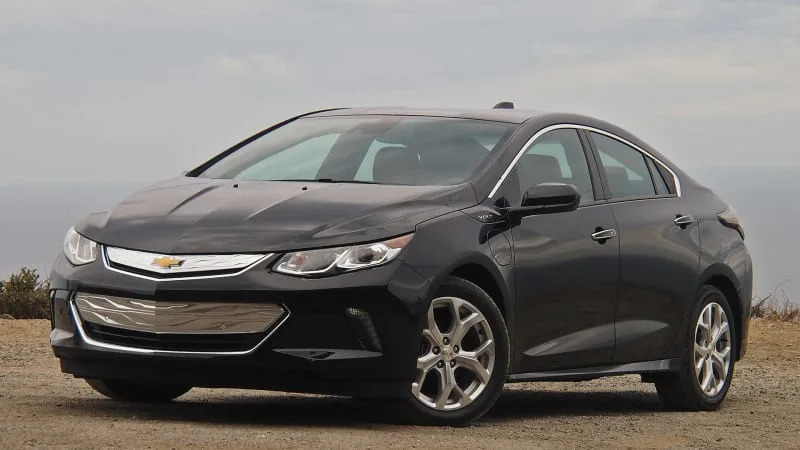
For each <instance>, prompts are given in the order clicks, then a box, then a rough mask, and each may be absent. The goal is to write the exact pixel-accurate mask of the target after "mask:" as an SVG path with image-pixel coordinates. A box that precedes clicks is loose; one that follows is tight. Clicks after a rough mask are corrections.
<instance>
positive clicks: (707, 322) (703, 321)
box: [697, 307, 711, 331]
mask: <svg viewBox="0 0 800 450" xmlns="http://www.w3.org/2000/svg"><path fill="white" fill-rule="evenodd" d="M697 326H699V327H701V328H703V329H704V330H706V331H710V330H711V308H709V307H706V309H704V310H703V312H702V313H701V314H700V318H699V319H698V320H697Z"/></svg>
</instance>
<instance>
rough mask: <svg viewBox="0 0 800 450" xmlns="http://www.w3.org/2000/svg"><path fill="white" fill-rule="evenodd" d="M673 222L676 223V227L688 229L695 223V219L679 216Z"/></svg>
mask: <svg viewBox="0 0 800 450" xmlns="http://www.w3.org/2000/svg"><path fill="white" fill-rule="evenodd" d="M673 222H675V225H677V226H679V227H681V228H686V227H688V226H689V225H691V224H693V223H694V217H692V216H681V215H678V217H676V218H675V220H674V221H673Z"/></svg>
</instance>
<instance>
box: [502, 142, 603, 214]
mask: <svg viewBox="0 0 800 450" xmlns="http://www.w3.org/2000/svg"><path fill="white" fill-rule="evenodd" d="M517 178H518V179H519V188H520V192H521V193H524V192H525V191H527V190H528V189H530V188H532V187H533V186H536V185H537V184H540V183H566V184H572V185H575V187H577V188H578V192H580V193H581V204H585V203H587V202H591V201H593V200H594V191H593V190H592V179H591V176H590V175H589V165H588V164H587V162H586V154H585V153H584V151H583V146H582V145H581V140H580V138H579V137H578V132H577V131H576V130H570V129H563V130H554V131H550V132H548V133H545V134H544V135H542V136H541V137H539V139H537V140H536V142H534V144H533V145H532V146H531V147H530V148H529V149H528V151H526V152H525V154H524V155H522V157H521V158H520V160H519V162H518V163H517Z"/></svg>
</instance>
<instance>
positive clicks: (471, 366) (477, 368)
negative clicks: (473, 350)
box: [455, 355, 490, 383]
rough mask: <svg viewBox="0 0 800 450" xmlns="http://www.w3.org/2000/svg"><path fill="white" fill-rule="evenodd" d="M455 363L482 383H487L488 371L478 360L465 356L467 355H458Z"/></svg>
mask: <svg viewBox="0 0 800 450" xmlns="http://www.w3.org/2000/svg"><path fill="white" fill-rule="evenodd" d="M455 359H456V362H457V363H458V365H459V366H461V367H463V368H465V369H468V370H470V371H471V372H472V373H474V374H475V376H476V377H477V378H478V380H480V382H482V383H488V382H489V377H490V374H489V371H488V370H486V368H485V367H483V364H481V362H480V361H479V360H478V358H475V357H472V356H467V355H458V356H457V357H456V358H455Z"/></svg>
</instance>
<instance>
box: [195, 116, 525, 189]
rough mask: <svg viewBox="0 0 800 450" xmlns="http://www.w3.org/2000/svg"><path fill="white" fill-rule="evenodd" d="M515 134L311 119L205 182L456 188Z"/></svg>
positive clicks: (407, 122) (242, 154)
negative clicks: (319, 182)
mask: <svg viewBox="0 0 800 450" xmlns="http://www.w3.org/2000/svg"><path fill="white" fill-rule="evenodd" d="M515 127H516V125H515V124H508V123H502V122H490V121H481V120H468V119H451V118H441V117H416V116H350V117H320V118H305V119H299V120H296V121H294V122H291V123H289V124H287V125H284V126H282V127H280V128H278V129H276V130H273V131H272V132H270V133H267V134H265V135H264V136H261V137H260V138H258V139H256V140H254V141H253V142H250V143H248V144H247V145H245V146H243V147H242V148H240V149H238V150H236V151H235V152H233V153H231V154H230V155H227V156H226V157H224V158H222V159H221V160H219V161H217V162H216V163H214V164H213V165H211V166H210V167H208V168H207V169H206V170H204V171H203V172H202V173H200V174H199V176H201V177H208V178H226V179H236V180H276V181H279V180H304V181H313V180H317V179H332V180H336V181H342V182H348V181H362V182H373V183H380V184H408V185H446V184H457V183H461V182H464V181H466V180H467V179H468V178H469V177H470V176H471V175H472V173H473V172H474V171H475V170H476V169H477V168H478V167H479V166H480V164H481V163H482V162H483V161H484V160H485V159H486V157H487V156H488V155H489V153H490V152H491V151H493V150H494V149H496V148H498V147H500V146H501V145H502V144H503V143H504V142H505V139H506V138H507V137H508V136H509V135H510V134H511V132H512V131H513V129H514V128H515Z"/></svg>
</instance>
